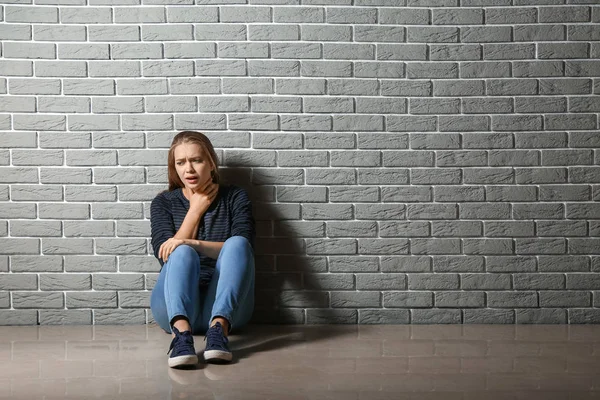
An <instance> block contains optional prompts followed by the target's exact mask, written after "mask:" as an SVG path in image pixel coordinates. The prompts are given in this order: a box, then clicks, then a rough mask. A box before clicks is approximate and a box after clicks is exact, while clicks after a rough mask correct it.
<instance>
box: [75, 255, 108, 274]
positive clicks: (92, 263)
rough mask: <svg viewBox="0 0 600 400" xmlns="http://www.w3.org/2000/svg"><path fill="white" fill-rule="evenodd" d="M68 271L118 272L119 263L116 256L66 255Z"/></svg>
mask: <svg viewBox="0 0 600 400" xmlns="http://www.w3.org/2000/svg"><path fill="white" fill-rule="evenodd" d="M64 258H65V271H67V272H116V271H117V263H116V257H114V256H99V255H91V256H69V255H68V256H65V257H64Z"/></svg>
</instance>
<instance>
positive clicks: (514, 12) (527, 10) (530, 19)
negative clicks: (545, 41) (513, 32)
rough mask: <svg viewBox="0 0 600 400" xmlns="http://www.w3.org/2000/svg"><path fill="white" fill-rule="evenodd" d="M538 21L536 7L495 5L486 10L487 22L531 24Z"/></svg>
mask: <svg viewBox="0 0 600 400" xmlns="http://www.w3.org/2000/svg"><path fill="white" fill-rule="evenodd" d="M536 22H537V10H536V9H535V8H534V7H493V8H488V9H486V10H485V23H486V24H531V23H533V24H534V23H536Z"/></svg>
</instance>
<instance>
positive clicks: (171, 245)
mask: <svg viewBox="0 0 600 400" xmlns="http://www.w3.org/2000/svg"><path fill="white" fill-rule="evenodd" d="M182 244H185V239H176V238H174V237H172V238H170V239H168V240H167V241H166V242H164V243H163V244H162V245H161V246H160V249H158V257H159V258H160V259H162V260H163V261H164V262H167V260H168V259H169V256H170V255H171V253H172V252H173V251H174V250H175V249H176V248H177V246H180V245H182Z"/></svg>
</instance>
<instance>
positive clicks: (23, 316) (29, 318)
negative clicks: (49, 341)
mask: <svg viewBox="0 0 600 400" xmlns="http://www.w3.org/2000/svg"><path fill="white" fill-rule="evenodd" d="M37 322H38V320H37V311H36V310H0V324H1V325H37Z"/></svg>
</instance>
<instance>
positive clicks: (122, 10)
mask: <svg viewBox="0 0 600 400" xmlns="http://www.w3.org/2000/svg"><path fill="white" fill-rule="evenodd" d="M108 11H110V9H108ZM114 13H115V16H114V18H115V21H114V22H116V23H156V22H166V17H165V8H164V7H147V6H141V7H118V8H115V10H114ZM109 22H110V21H109Z"/></svg>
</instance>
